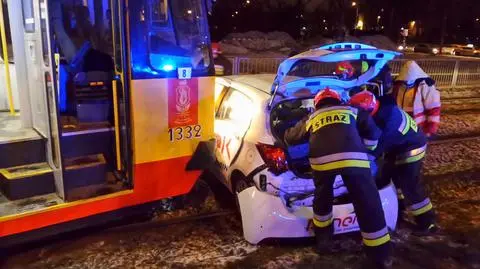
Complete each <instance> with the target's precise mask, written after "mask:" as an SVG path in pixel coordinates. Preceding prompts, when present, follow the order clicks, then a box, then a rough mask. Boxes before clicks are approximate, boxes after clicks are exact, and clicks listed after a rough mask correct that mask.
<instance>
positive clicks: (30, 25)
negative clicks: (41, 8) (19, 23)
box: [22, 0, 35, 33]
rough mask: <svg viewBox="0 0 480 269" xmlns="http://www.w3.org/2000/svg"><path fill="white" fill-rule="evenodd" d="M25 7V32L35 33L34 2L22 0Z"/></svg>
mask: <svg viewBox="0 0 480 269" xmlns="http://www.w3.org/2000/svg"><path fill="white" fill-rule="evenodd" d="M22 7H23V23H24V26H25V32H27V33H34V32H35V14H34V11H33V0H22Z"/></svg>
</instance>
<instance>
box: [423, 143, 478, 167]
mask: <svg viewBox="0 0 480 269" xmlns="http://www.w3.org/2000/svg"><path fill="white" fill-rule="evenodd" d="M479 152H480V138H479V139H475V140H469V141H462V142H453V143H447V144H436V145H429V147H428V150H427V156H426V161H425V166H424V174H426V175H429V176H434V175H442V174H447V173H455V172H458V171H468V170H473V169H476V168H477V167H478V163H479V162H480V154H478V153H479Z"/></svg>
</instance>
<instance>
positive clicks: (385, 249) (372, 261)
mask: <svg viewBox="0 0 480 269" xmlns="http://www.w3.org/2000/svg"><path fill="white" fill-rule="evenodd" d="M392 251H393V249H392V244H391V242H389V243H386V244H383V245H381V246H378V247H365V253H366V254H367V259H366V260H365V262H364V264H363V266H362V269H363V268H364V269H390V268H392V266H393V259H392Z"/></svg>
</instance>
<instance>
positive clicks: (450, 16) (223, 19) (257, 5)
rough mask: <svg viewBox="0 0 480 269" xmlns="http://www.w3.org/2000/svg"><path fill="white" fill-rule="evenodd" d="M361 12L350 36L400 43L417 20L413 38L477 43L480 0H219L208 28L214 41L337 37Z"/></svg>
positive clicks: (348, 27) (427, 40) (349, 26)
mask: <svg viewBox="0 0 480 269" xmlns="http://www.w3.org/2000/svg"><path fill="white" fill-rule="evenodd" d="M357 8H358V13H359V16H361V17H362V18H363V21H364V23H365V28H364V31H350V34H357V35H362V34H373V33H382V34H385V35H388V36H389V37H391V38H392V39H393V40H396V39H398V37H399V32H400V29H401V28H402V27H405V28H408V27H409V22H411V21H415V22H416V24H415V25H416V27H417V34H416V36H413V37H412V36H411V37H410V38H411V39H414V40H417V41H425V42H437V43H438V42H440V41H441V37H442V32H443V33H444V35H443V36H444V42H445V43H452V42H455V43H477V44H478V43H479V42H478V41H479V40H478V37H479V36H480V0H357V1H355V4H354V5H353V6H352V1H351V0H348V1H347V0H217V1H216V3H215V5H214V9H213V12H212V15H211V17H210V26H211V32H212V38H213V39H214V40H219V39H221V38H223V37H224V36H225V35H226V34H228V33H231V32H245V31H249V30H259V31H264V32H268V31H285V32H288V33H289V34H290V35H292V36H293V37H294V38H300V37H301V35H300V33H301V31H302V29H307V30H306V31H305V32H306V33H305V34H306V37H309V36H318V35H324V36H334V35H335V34H336V33H338V31H339V29H342V28H346V29H349V30H352V29H353V28H354V25H355V22H356V16H357V15H356V14H357ZM442 23H443V27H442ZM303 27H305V28H303Z"/></svg>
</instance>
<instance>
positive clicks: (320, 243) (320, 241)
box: [314, 225, 341, 254]
mask: <svg viewBox="0 0 480 269" xmlns="http://www.w3.org/2000/svg"><path fill="white" fill-rule="evenodd" d="M314 231H315V247H316V249H315V250H316V251H317V253H318V254H333V253H337V252H339V251H340V250H341V247H340V245H339V242H338V241H336V240H333V226H332V225H329V226H328V227H326V228H318V227H315V229H314Z"/></svg>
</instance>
